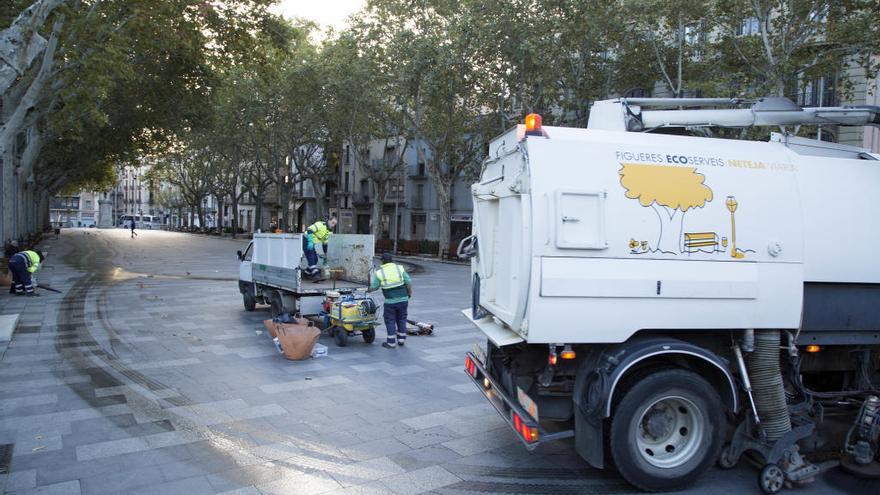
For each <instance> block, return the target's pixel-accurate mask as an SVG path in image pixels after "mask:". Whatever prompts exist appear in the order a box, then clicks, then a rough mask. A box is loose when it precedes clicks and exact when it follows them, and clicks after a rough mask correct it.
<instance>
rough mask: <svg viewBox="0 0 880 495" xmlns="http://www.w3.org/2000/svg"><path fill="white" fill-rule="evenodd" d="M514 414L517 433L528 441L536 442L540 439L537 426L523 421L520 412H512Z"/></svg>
mask: <svg viewBox="0 0 880 495" xmlns="http://www.w3.org/2000/svg"><path fill="white" fill-rule="evenodd" d="M511 414H512V415H513V429H514V430H516V433H517V434H519V436H521V437H522V438H523V440H525V441H526V442H527V443H535V442H537V441H538V429H537V428H535V427H531V426H528V425H527V424H526V422H525V421H523V420H522V419H521V418H520V417H519V414H517V413H515V412H511Z"/></svg>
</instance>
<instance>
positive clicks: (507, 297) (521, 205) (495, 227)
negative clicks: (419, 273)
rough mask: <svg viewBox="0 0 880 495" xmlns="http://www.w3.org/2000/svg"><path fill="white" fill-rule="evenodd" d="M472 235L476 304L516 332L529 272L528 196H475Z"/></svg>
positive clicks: (529, 219) (529, 209)
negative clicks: (477, 282)
mask: <svg viewBox="0 0 880 495" xmlns="http://www.w3.org/2000/svg"><path fill="white" fill-rule="evenodd" d="M474 232H475V234H476V236H477V243H478V259H477V263H476V264H475V265H474V266H475V269H474V271H475V276H478V277H479V280H480V288H479V292H480V293H479V303H480V305H481V306H482V307H483V308H485V309H487V310H488V311H490V312H491V313H492V314H493V315H495V316H496V317H498V318H500V319H501V320H502V321H504V322H505V323H507V324H508V325H509V326H510V327H511V328H513V329H518V328H519V327H520V325H522V321H523V317H524V315H525V309H526V301H527V297H528V288H529V274H530V270H531V264H530V262H531V243H530V240H531V200H530V196H529V195H528V194H509V195H505V196H501V197H497V196H489V197H486V196H483V197H480V196H475V197H474Z"/></svg>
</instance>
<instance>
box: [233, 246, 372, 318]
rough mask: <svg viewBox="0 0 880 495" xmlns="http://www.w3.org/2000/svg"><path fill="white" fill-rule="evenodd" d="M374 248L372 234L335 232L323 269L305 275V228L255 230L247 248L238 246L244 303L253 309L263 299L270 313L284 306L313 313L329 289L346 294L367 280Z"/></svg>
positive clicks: (364, 283) (319, 308) (278, 311)
mask: <svg viewBox="0 0 880 495" xmlns="http://www.w3.org/2000/svg"><path fill="white" fill-rule="evenodd" d="M374 249H375V241H374V238H373V236H372V235H360V234H334V235H332V236H331V237H330V243H329V246H328V252H327V262H326V264H325V265H324V266H325V268H324V270H323V275H322V276H321V277H320V278H319V279H318V280H310V279H308V278H306V277H303V268H305V267H306V261H305V259H304V257H303V234H254V238H253V240H252V241H251V242H250V244H248V247H247V249H246V250H245V251H244V252H241V251H238V259H239V260H240V265H239V275H238V289H239V292H241V295H242V299H243V301H244V309H246V310H247V311H253V310H254V308H256V305H257V303H264V304H268V305H270V307H271V313H272V316H273V317H274V316H277V315H279V314H281V313H285V312H288V313H300V314H302V315H317V314H319V313H320V312H321V309H322V304H323V303H324V297H325V296H326V294H327V292H328V291H336V292H338V293H340V294H349V293H351V292H353V291H354V290H356V289H363V288H366V287H367V286H368V285H369V283H370V270H372V268H373V253H374ZM318 250H319V253H320V254H323V253H321V252H320V247H319V248H318Z"/></svg>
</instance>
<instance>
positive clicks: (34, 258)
mask: <svg viewBox="0 0 880 495" xmlns="http://www.w3.org/2000/svg"><path fill="white" fill-rule="evenodd" d="M22 252H23V253H24V255H25V256H27V257H28V261H30V262H31V263H30V265H28V269H27V271H29V272H31V273H34V272H35V271H37V269H38V268H40V255H39V254H37V253H36V252H34V251H22Z"/></svg>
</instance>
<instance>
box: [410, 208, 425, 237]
mask: <svg viewBox="0 0 880 495" xmlns="http://www.w3.org/2000/svg"><path fill="white" fill-rule="evenodd" d="M425 218H426V217H425V214H424V213H413V214H412V217H411V222H410V226H409V234H410V236H411V237H412V238H413V239H423V238H424V237H425Z"/></svg>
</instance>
